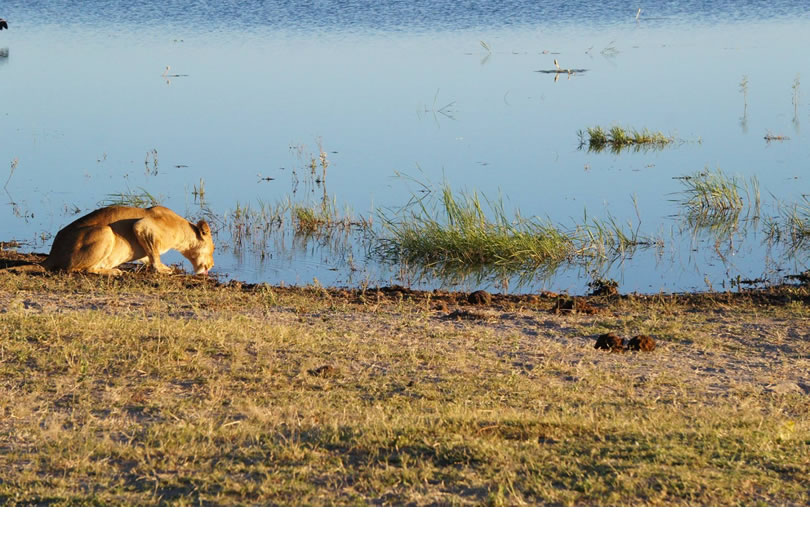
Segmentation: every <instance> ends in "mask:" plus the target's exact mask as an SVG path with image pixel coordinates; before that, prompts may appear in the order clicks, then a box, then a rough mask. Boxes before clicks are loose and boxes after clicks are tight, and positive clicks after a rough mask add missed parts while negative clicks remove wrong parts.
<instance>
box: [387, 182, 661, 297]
mask: <svg viewBox="0 0 810 537" xmlns="http://www.w3.org/2000/svg"><path fill="white" fill-rule="evenodd" d="M653 244H654V241H652V240H650V239H648V238H644V237H641V236H639V234H638V230H637V229H636V230H633V229H632V228H629V229H628V228H625V227H624V226H623V225H621V224H619V223H618V222H617V221H616V220H615V219H614V218H612V217H609V218H608V219H607V220H605V221H599V220H594V219H590V220H589V219H588V217H587V215H586V217H585V221H584V223H582V224H578V225H575V226H574V227H573V228H571V229H566V228H563V227H560V226H556V225H554V224H553V223H551V222H550V221H548V220H541V219H538V218H525V217H523V216H522V215H521V214H520V213H519V212H516V213H515V214H514V216H512V217H511V218H510V217H509V216H507V214H506V210H505V209H504V207H503V203H502V202H500V201H499V202H497V203H489V202H488V203H487V206H486V207H484V205H483V204H482V203H481V200H480V199H479V196H478V194H477V193H475V192H473V193H471V194H466V193H462V194H454V193H453V192H452V190H451V189H450V187H449V186H444V187H443V189H442V191H441V194H440V196H428V197H427V198H423V199H420V200H415V201H412V202H411V203H410V204H408V205H407V206H406V207H405V208H404V209H403V210H402V211H400V212H399V213H396V214H393V215H392V214H388V215H386V214H383V215H382V233H381V234H380V236H378V237H377V247H376V254H377V255H378V256H379V257H380V258H381V259H382V260H383V261H386V262H389V263H399V264H402V265H405V266H409V267H416V268H417V270H419V269H423V271H425V272H431V273H433V274H435V275H438V276H440V277H442V278H445V279H447V278H455V277H466V276H469V275H473V274H475V275H477V276H478V277H479V278H481V277H486V276H495V277H498V278H506V277H511V276H515V275H517V276H518V277H519V279H520V281H522V282H525V281H528V280H529V279H532V278H535V277H540V278H546V277H549V276H550V275H552V274H553V273H554V271H556V270H557V269H558V268H559V267H560V266H562V265H563V264H565V263H578V262H582V263H589V262H593V261H594V260H599V261H602V260H605V259H608V258H611V257H616V256H621V255H624V254H625V253H627V252H628V251H629V250H631V249H633V248H636V247H639V246H652V245H653Z"/></svg>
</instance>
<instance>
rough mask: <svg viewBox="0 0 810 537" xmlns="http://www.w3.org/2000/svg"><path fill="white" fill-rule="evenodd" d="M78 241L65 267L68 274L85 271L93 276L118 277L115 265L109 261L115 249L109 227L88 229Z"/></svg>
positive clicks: (119, 272) (112, 234)
mask: <svg viewBox="0 0 810 537" xmlns="http://www.w3.org/2000/svg"><path fill="white" fill-rule="evenodd" d="M80 239H81V240H79V241H78V242H79V244H80V246H79V248H77V249H76V250H75V251H74V252H73V254H72V255H71V256H70V262H69V263H68V266H67V267H66V268H67V270H68V271H70V272H80V271H86V272H90V273H93V274H111V275H116V276H117V275H119V274H121V271H120V270H118V269H116V268H115V265H117V263H114V262H113V260H112V259H111V257H112V253H113V250H114V248H115V234H114V233H113V230H112V228H110V227H109V226H103V227H96V228H90V229H88V230H87V231H85V232H84V233H83V234H82V236H81V238H80Z"/></svg>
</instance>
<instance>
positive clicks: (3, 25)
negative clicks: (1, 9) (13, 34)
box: [0, 19, 8, 30]
mask: <svg viewBox="0 0 810 537" xmlns="http://www.w3.org/2000/svg"><path fill="white" fill-rule="evenodd" d="M0 30H8V23H7V22H6V19H0Z"/></svg>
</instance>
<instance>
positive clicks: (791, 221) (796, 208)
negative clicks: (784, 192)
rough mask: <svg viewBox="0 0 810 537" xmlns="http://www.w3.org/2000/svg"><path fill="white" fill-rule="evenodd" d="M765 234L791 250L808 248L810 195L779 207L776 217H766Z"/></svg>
mask: <svg viewBox="0 0 810 537" xmlns="http://www.w3.org/2000/svg"><path fill="white" fill-rule="evenodd" d="M765 236H766V239H767V240H768V241H769V242H773V243H782V244H786V245H787V248H788V249H789V250H790V251H792V252H796V251H800V250H807V249H810V197H808V196H807V195H804V196H802V202H801V203H794V204H792V205H790V206H786V207H781V208H780V210H779V214H778V215H777V216H776V217H773V218H769V219H767V221H766V222H765Z"/></svg>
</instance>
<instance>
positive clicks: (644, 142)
mask: <svg viewBox="0 0 810 537" xmlns="http://www.w3.org/2000/svg"><path fill="white" fill-rule="evenodd" d="M577 135H578V136H579V148H580V149H583V148H585V147H587V148H588V151H593V152H596V153H599V152H602V151H604V150H605V149H610V151H611V152H613V153H617V154H618V153H620V152H621V151H622V150H624V149H627V148H631V147H632V148H633V149H634V150H635V151H639V150H641V149H663V148H664V147H666V146H667V145H669V144H671V143H673V142H674V141H675V138H674V137H672V136H667V135H665V134H664V133H662V132H660V131H659V132H653V131H650V130H648V129H643V130H641V131H639V130H636V129H624V128H622V127H619V126H613V127H611V128H610V129H608V130H605V129H604V128H602V127H600V126H596V127H588V128H587V129H586V130H585V131H581V130H580V131H578V132H577Z"/></svg>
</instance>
